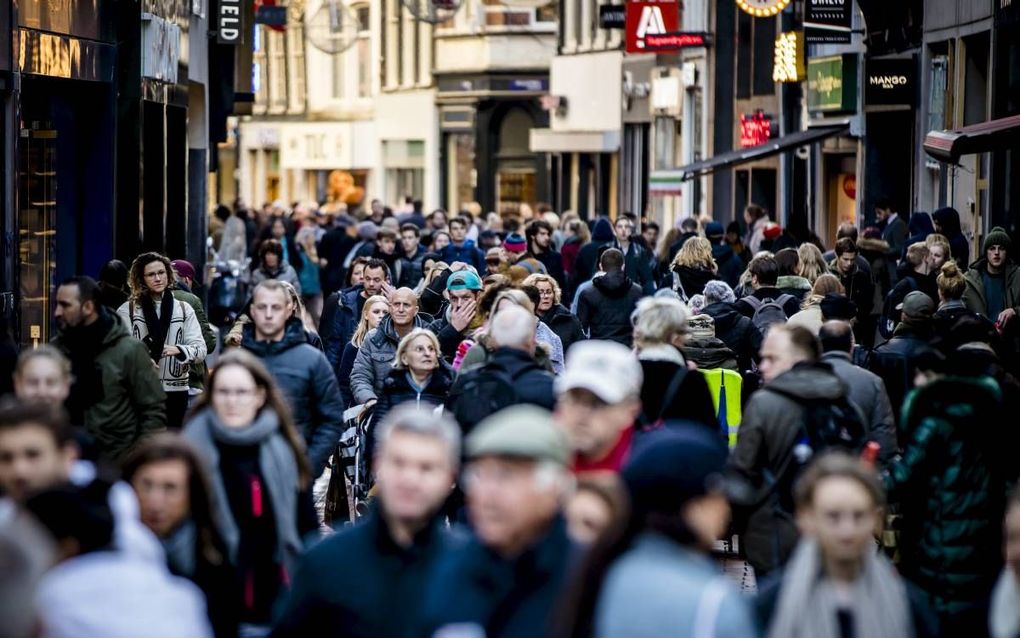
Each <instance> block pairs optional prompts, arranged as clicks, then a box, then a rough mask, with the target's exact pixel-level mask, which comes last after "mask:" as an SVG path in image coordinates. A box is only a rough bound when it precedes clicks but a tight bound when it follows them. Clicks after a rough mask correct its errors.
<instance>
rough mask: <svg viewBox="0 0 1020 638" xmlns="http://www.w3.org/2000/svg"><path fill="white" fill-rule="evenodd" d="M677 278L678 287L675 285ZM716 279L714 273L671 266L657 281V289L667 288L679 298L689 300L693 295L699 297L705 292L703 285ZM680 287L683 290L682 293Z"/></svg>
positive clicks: (702, 269) (701, 269) (687, 267)
mask: <svg viewBox="0 0 1020 638" xmlns="http://www.w3.org/2000/svg"><path fill="white" fill-rule="evenodd" d="M674 273H676V276H674ZM678 278H679V280H680V286H677V285H676V283H677V279H678ZM718 278H719V277H717V276H716V274H715V273H714V272H712V271H711V270H706V269H704V268H692V267H690V266H673V267H672V268H671V269H670V271H669V272H667V273H666V274H665V275H663V276H662V279H660V280H659V288H660V289H661V288H669V289H670V290H672V291H674V292H676V293H677V294H679V295H680V296H681V298H685V299H690V298H691V297H693V296H694V295H700V294H702V293H703V292H705V284H707V283H708V282H710V281H713V280H715V279H718ZM681 287H682V288H683V291H682V292H681Z"/></svg>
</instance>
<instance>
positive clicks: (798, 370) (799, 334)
mask: <svg viewBox="0 0 1020 638" xmlns="http://www.w3.org/2000/svg"><path fill="white" fill-rule="evenodd" d="M875 212H876V215H875V217H876V219H877V225H876V226H868V227H865V228H858V227H857V226H855V225H851V224H846V225H843V226H840V228H839V229H838V232H837V233H836V238H835V241H834V243H833V245H832V247H831V248H832V249H831V250H828V251H826V247H825V246H823V245H822V242H820V241H819V240H818V239H817V238H816V237H814V236H813V235H812V234H811V233H810V232H806V231H801V232H795V229H793V228H786V229H784V228H781V227H780V226H779V225H778V224H776V223H775V222H774V221H772V220H771V219H770V216H769V214H768V211H766V210H764V209H762V208H761V207H758V206H749V207H748V208H747V210H746V211H745V214H744V216H743V219H742V220H739V221H737V222H733V223H731V224H729V225H728V226H724V225H723V224H721V223H719V222H717V221H714V220H711V219H707V218H706V219H695V218H688V219H683V220H681V221H680V222H678V224H677V225H676V227H675V228H671V229H668V230H667V231H666V232H661V233H660V231H661V230H662V229H660V227H659V226H658V225H657V224H655V223H654V222H651V221H648V220H643V219H640V218H638V217H636V216H634V215H631V214H629V213H623V214H620V215H619V216H617V217H616V218H615V219H613V220H610V219H606V218H602V217H599V218H597V219H593V220H582V219H580V218H578V216H577V215H575V214H572V213H567V214H564V215H562V216H560V215H558V214H557V213H555V212H553V211H552V210H550V209H549V207H547V206H544V205H540V206H538V207H537V208H536V209H535V210H532V209H531V208H529V207H527V206H525V207H522V210H521V211H520V213H519V214H514V215H502V216H501V215H497V214H494V213H492V214H489V215H487V216H482V215H479V214H477V213H475V214H472V213H471V212H470V211H462V212H461V213H460V214H457V215H450V214H449V213H448V212H447V211H444V210H441V209H439V210H435V211H433V212H432V213H431V214H429V215H426V214H425V213H424V211H423V210H422V206H421V204H420V202H412V201H408V202H406V203H405V205H404V206H403V207H402V208H401V209H398V210H396V211H394V210H392V209H390V208H388V207H386V206H384V205H383V204H382V203H381V202H379V201H378V200H376V201H373V202H372V203H371V205H370V207H369V208H368V209H367V210H364V211H352V212H351V213H350V214H348V213H342V214H339V215H337V214H334V213H332V212H328V211H327V210H325V209H322V210H318V209H316V207H314V206H306V205H303V204H295V205H293V206H292V207H290V208H286V207H284V206H283V205H282V204H279V203H277V204H267V205H265V206H264V207H262V209H260V210H258V211H253V210H251V209H249V208H247V207H246V206H245V205H244V204H243V202H237V203H236V204H235V206H234V207H233V208H229V207H227V206H220V207H218V208H217V210H216V211H215V213H214V215H213V216H212V217H211V224H210V231H211V239H212V241H211V245H212V247H213V248H212V250H211V253H210V264H209V268H206V269H204V270H202V271H197V270H196V268H195V267H194V266H193V265H192V264H191V263H189V262H187V261H184V260H171V258H170V257H168V256H165V255H161V254H158V253H152V252H147V253H143V254H141V255H138V256H137V257H136V258H135V259H134V260H133V261H132V263H131V264H130V265H128V264H125V263H122V262H119V261H112V262H110V263H109V264H107V265H106V267H104V268H103V270H102V272H101V273H99V280H98V281H96V280H93V279H92V278H90V277H88V276H85V275H82V276H77V277H73V278H70V279H68V280H66V281H64V282H62V283H61V285H60V286H59V287H58V288H57V290H56V293H55V301H56V304H55V309H54V318H55V320H56V321H55V324H56V325H57V327H58V330H57V335H56V337H55V338H54V339H53V340H52V343H50V344H46V345H40V346H38V347H36V348H34V349H28V350H24V351H23V352H21V353H20V355H19V356H18V357H17V361H16V363H15V364H14V367H13V369H12V370H10V371H9V375H10V379H9V382H10V387H12V388H13V392H12V396H10V397H5V398H4V399H3V400H2V402H0V565H3V569H2V570H0V601H2V602H0V636H12V637H21V636H36V635H42V636H68V637H71V636H75V637H77V636H93V635H94V636H139V635H165V636H212V635H215V636H218V637H226V636H230V637H236V636H242V637H254V636H267V635H272V636H281V637H282V636H307V635H313V634H316V633H326V634H329V635H345V636H347V635H350V636H490V637H496V636H529V637H530V636H545V635H549V636H592V635H594V636H628V637H630V636H637V637H642V636H663V635H681V636H720V637H721V636H758V635H760V636H769V637H775V638H787V637H790V638H793V637H812V638H814V637H820V638H829V637H832V638H861V637H865V636H867V637H869V638H870V637H879V638H882V637H889V638H893V637H896V638H898V637H902V636H924V637H928V636H964V635H966V636H983V635H990V636H994V637H995V638H1018V637H1020V493H1018V492H1017V491H1014V487H1015V485H1016V481H1017V479H1018V476H1020V465H1018V464H1017V463H1016V462H1015V461H1014V460H1013V458H1012V453H1011V452H1010V450H1015V449H1016V445H1017V443H1018V442H1020V439H1018V437H1017V436H1016V435H1015V434H1014V433H1013V431H1012V428H1011V427H1010V425H1009V422H1010V415H1012V414H1015V413H1016V409H1017V408H1018V407H1020V383H1018V381H1017V377H1016V376H1015V375H1016V374H1017V373H1018V372H1020V320H1018V318H1017V313H1018V312H1020V270H1018V267H1017V265H1015V264H1014V261H1013V260H1012V252H1013V245H1012V237H1011V236H1010V234H1009V233H1007V232H1006V231H1005V230H1004V229H1002V228H993V229H991V230H990V231H989V232H988V233H986V234H984V235H983V236H982V237H981V238H980V239H981V241H980V244H979V245H980V251H979V252H978V254H977V258H976V260H974V261H973V262H971V260H970V256H969V250H970V242H969V240H968V239H967V237H966V236H965V235H964V234H963V232H962V230H961V224H960V219H959V215H958V214H957V212H956V211H955V210H953V209H948V208H947V209H941V210H939V211H936V212H935V213H934V214H932V215H929V214H927V213H923V212H918V213H914V214H913V215H911V216H910V218H909V220H904V219H902V218H900V216H899V215H898V214H897V212H896V210H895V208H894V207H893V205H892V204H891V203H890V202H888V201H884V200H883V201H881V202H879V204H878V206H877V208H876V211H875ZM228 281H229V282H230V287H229V288H228V287H227V286H226V282H228ZM225 290H226V291H228V292H229V293H230V294H225V293H224V292H223V291H225ZM237 291H241V292H237ZM207 310H208V312H207ZM3 372H4V374H5V375H6V374H8V372H7V371H3ZM4 381H5V382H7V381H8V380H7V379H5V380H4Z"/></svg>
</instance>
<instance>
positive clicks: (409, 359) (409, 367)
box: [373, 328, 456, 423]
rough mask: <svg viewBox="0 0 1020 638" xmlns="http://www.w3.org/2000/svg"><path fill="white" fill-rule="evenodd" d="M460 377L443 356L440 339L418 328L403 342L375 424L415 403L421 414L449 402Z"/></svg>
mask: <svg viewBox="0 0 1020 638" xmlns="http://www.w3.org/2000/svg"><path fill="white" fill-rule="evenodd" d="M455 376H456V373H455V372H454V371H453V368H451V367H450V366H449V365H448V364H447V363H446V362H445V361H444V360H443V357H442V356H441V353H440V348H439V339H437V338H436V335H435V334H434V333H432V332H431V331H429V330H426V329H424V328H415V329H414V330H412V331H411V332H409V333H407V335H406V336H405V337H404V338H403V339H401V340H400V343H399V344H398V345H397V351H396V354H394V356H393V368H392V369H391V370H390V372H389V374H388V375H387V376H386V380H385V381H383V389H382V392H381V393H380V395H379V402H378V403H377V404H376V406H375V414H374V416H373V421H374V422H375V423H382V420H383V418H384V417H385V416H386V414H387V413H388V412H389V411H390V410H392V409H393V408H395V407H397V406H398V405H401V404H403V403H411V402H413V403H414V405H415V407H416V408H417V409H419V410H432V409H434V408H435V407H436V406H440V405H443V404H444V403H445V402H446V395H447V394H449V393H450V386H452V385H453V380H454V377H455Z"/></svg>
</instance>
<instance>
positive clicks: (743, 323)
mask: <svg viewBox="0 0 1020 638" xmlns="http://www.w3.org/2000/svg"><path fill="white" fill-rule="evenodd" d="M702 312H703V313H705V314H706V315H708V316H710V317H712V320H713V321H715V336H716V338H718V339H719V340H721V341H722V342H723V343H725V344H726V347H727V348H729V349H730V350H732V351H733V353H734V354H736V355H737V363H738V364H739V365H740V369H741V370H750V369H751V363H752V362H753V361H755V360H757V358H758V352H759V351H760V350H761V343H762V340H763V339H762V334H761V331H760V330H758V327H757V326H755V325H754V323H753V322H752V321H751V320H750V319H748V318H747V317H745V316H744V315H742V314H740V313H739V312H737V311H736V309H734V308H733V306H732V305H730V304H728V303H723V302H721V301H720V302H716V303H714V304H709V305H708V306H705V308H704V309H702Z"/></svg>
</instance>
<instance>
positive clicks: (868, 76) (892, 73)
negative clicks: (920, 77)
mask: <svg viewBox="0 0 1020 638" xmlns="http://www.w3.org/2000/svg"><path fill="white" fill-rule="evenodd" d="M916 94H917V66H916V64H915V63H914V60H913V58H896V59H869V60H868V63H867V65H866V67H865V69H864V104H865V106H913V105H914V96H915V95H916Z"/></svg>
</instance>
